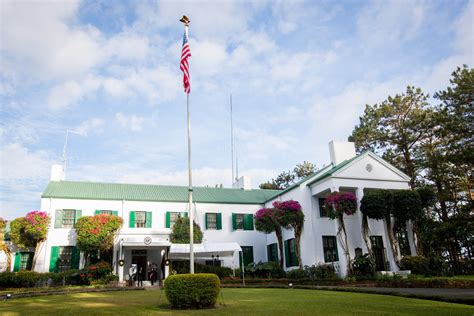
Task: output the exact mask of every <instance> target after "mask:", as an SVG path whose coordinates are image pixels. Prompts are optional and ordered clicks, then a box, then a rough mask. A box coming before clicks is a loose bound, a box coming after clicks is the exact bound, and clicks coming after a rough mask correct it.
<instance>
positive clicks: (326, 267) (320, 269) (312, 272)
mask: <svg viewBox="0 0 474 316" xmlns="http://www.w3.org/2000/svg"><path fill="white" fill-rule="evenodd" d="M304 272H305V277H306V278H308V279H310V280H335V279H338V278H339V276H338V275H337V273H336V270H335V269H334V266H333V265H332V264H325V263H320V264H318V265H312V266H304Z"/></svg>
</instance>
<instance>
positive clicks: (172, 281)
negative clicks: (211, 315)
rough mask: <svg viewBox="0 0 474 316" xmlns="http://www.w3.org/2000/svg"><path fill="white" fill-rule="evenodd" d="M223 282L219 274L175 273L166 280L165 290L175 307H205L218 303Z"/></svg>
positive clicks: (172, 305)
mask: <svg viewBox="0 0 474 316" xmlns="http://www.w3.org/2000/svg"><path fill="white" fill-rule="evenodd" d="M220 287H221V282H220V280H219V278H218V277H217V275H215V274H210V273H203V274H175V275H170V276H169V277H168V278H166V280H165V292H166V297H167V298H168V301H169V302H170V304H171V307H173V308H204V307H212V306H214V305H215V304H216V301H217V296H218V295H219V291H220Z"/></svg>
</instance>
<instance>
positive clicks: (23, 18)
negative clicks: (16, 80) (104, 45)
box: [0, 1, 102, 80]
mask: <svg viewBox="0 0 474 316" xmlns="http://www.w3.org/2000/svg"><path fill="white" fill-rule="evenodd" d="M78 4H79V2H78V1H56V2H49V3H48V4H47V5H46V4H45V3H42V2H31V1H2V19H1V22H0V23H1V29H2V32H1V37H2V51H4V52H5V55H3V54H2V59H3V60H2V63H5V64H12V63H13V64H14V66H12V67H13V68H15V69H16V71H17V72H20V73H22V75H23V76H25V77H27V78H28V79H31V78H32V77H33V78H35V79H41V80H51V79H54V78H67V77H70V76H72V75H77V74H84V73H86V72H87V71H89V70H90V69H91V68H92V67H94V66H95V65H96V64H97V63H98V62H99V61H100V60H101V58H102V56H101V50H100V49H99V46H100V45H99V43H100V41H101V35H100V33H99V32H98V31H97V29H95V28H93V27H90V26H83V27H79V26H77V25H74V24H73V23H71V21H72V20H73V19H74V16H75V14H76V12H77V9H78Z"/></svg>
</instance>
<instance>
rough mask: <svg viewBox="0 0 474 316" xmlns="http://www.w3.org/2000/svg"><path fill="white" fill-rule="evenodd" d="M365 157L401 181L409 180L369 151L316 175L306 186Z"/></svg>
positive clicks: (398, 170) (402, 173)
mask: <svg viewBox="0 0 474 316" xmlns="http://www.w3.org/2000/svg"><path fill="white" fill-rule="evenodd" d="M366 156H370V157H372V158H374V159H375V160H377V161H378V162H380V163H381V164H382V165H384V166H385V167H387V168H389V169H390V170H392V171H393V172H395V173H396V174H398V175H399V176H400V177H402V178H403V179H405V180H406V181H409V180H410V177H409V176H408V175H406V174H405V173H404V172H403V171H401V170H400V169H398V168H396V167H395V166H393V165H392V164H390V163H388V162H387V161H385V160H384V159H382V158H380V157H379V156H377V155H376V154H374V153H373V152H371V151H369V150H368V151H365V152H363V153H362V154H360V155H357V156H354V157H352V158H351V159H347V160H344V161H343V162H341V163H339V164H337V165H335V166H334V165H333V167H332V168H331V169H329V170H327V171H326V172H324V173H322V174H320V175H318V176H317V177H315V178H314V179H312V180H311V182H309V183H307V185H308V186H310V185H312V184H314V183H316V182H318V181H321V180H323V179H325V178H327V177H329V176H332V175H334V174H335V173H337V172H338V171H341V170H342V169H344V168H345V167H348V166H349V165H350V164H351V163H353V162H355V161H358V160H360V159H362V158H364V157H366Z"/></svg>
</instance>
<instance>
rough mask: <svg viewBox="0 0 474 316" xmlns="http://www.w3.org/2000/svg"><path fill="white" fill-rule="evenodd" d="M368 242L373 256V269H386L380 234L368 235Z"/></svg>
mask: <svg viewBox="0 0 474 316" xmlns="http://www.w3.org/2000/svg"><path fill="white" fill-rule="evenodd" d="M370 243H371V244H372V252H373V254H374V258H375V270H377V271H385V270H387V265H386V262H387V260H386V258H385V248H384V246H383V239H382V236H370Z"/></svg>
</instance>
